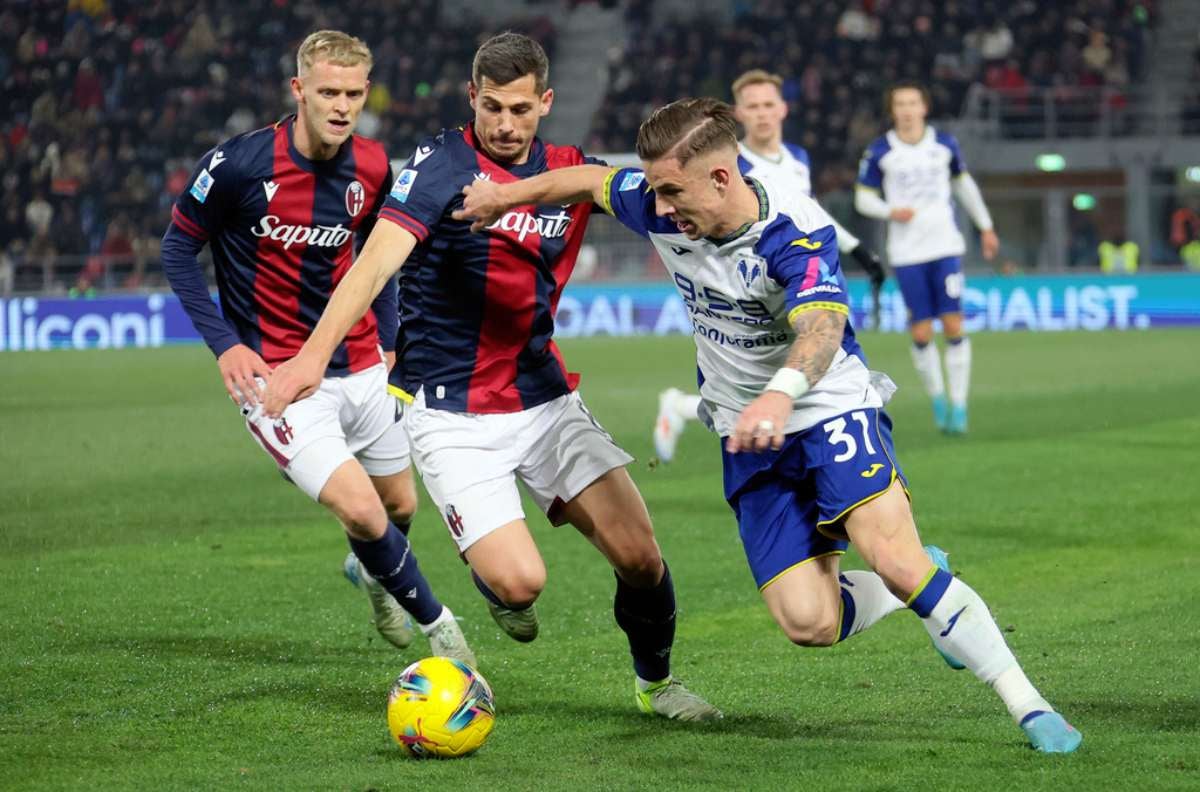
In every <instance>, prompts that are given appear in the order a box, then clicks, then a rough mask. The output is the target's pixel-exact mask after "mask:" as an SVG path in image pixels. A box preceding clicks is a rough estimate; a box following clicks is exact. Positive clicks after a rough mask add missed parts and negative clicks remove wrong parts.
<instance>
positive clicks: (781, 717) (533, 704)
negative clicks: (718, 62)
mask: <svg viewBox="0 0 1200 792" xmlns="http://www.w3.org/2000/svg"><path fill="white" fill-rule="evenodd" d="M548 715H553V716H554V717H559V718H561V717H569V718H570V719H571V720H572V721H573V722H576V723H594V724H596V726H597V727H599V728H603V729H606V730H607V729H616V730H619V731H618V733H615V734H607V735H606V739H613V740H630V741H637V740H642V739H645V738H648V737H652V736H655V735H657V736H662V734H663V733H664V732H678V733H679V734H681V735H690V734H703V735H712V736H717V737H720V738H721V739H725V738H727V737H732V738H735V739H744V738H747V737H754V738H758V739H764V740H818V739H819V740H825V741H828V740H845V741H847V742H855V741H862V740H863V738H864V735H870V734H882V733H883V732H884V730H885V728H890V727H887V726H886V724H884V723H883V722H882V721H881V722H873V721H872V720H871V719H870V718H860V719H857V720H855V721H854V722H839V721H836V720H834V721H822V720H821V719H820V718H819V717H818V716H816V715H813V716H812V717H797V716H795V715H790V714H788V713H786V712H778V713H771V714H765V715H764V714H761V713H748V712H740V713H739V712H726V713H725V717H724V718H722V719H721V720H718V721H708V722H705V723H685V722H682V721H675V720H667V719H666V718H657V717H650V716H647V715H644V714H642V713H640V712H638V711H637V710H636V709H635V708H634V706H633V703H632V702H630V703H629V704H628V705H626V704H625V703H624V702H620V703H613V704H603V705H588V704H580V703H577V702H570V701H561V700H551V699H544V700H538V701H525V702H510V703H508V704H506V706H504V707H503V711H502V712H501V713H498V716H499V717H503V718H519V717H528V718H544V717H546V716H548ZM896 736H897V737H900V736H901V735H896ZM904 739H911V736H909V735H905V736H904Z"/></svg>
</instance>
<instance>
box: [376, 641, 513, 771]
mask: <svg viewBox="0 0 1200 792" xmlns="http://www.w3.org/2000/svg"><path fill="white" fill-rule="evenodd" d="M387 716H388V729H389V731H391V733H392V737H394V738H395V739H396V742H397V743H398V744H399V745H400V747H401V748H403V749H404V751H405V752H406V753H408V754H409V755H410V756H416V757H431V756H437V757H443V758H450V757H455V756H466V755H467V754H469V753H471V752H472V751H474V750H476V749H478V748H479V746H481V745H483V743H484V741H485V740H487V737H488V735H489V734H491V733H492V726H493V725H495V722H496V705H495V701H494V699H493V698H492V688H491V686H490V685H488V683H487V680H486V679H484V678H483V677H482V676H480V674H479V672H478V671H476V670H475V669H473V668H471V667H470V666H469V665H467V664H466V663H462V662H459V661H458V660H451V659H450V658H448V657H426V658H425V659H424V660H418V661H417V662H415V663H413V664H412V665H410V666H409V667H408V668H406V669H404V671H403V672H402V673H401V674H400V676H399V678H397V679H396V682H395V684H393V685H392V690H391V692H390V693H389V694H388V706H387Z"/></svg>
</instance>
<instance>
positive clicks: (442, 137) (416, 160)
mask: <svg viewBox="0 0 1200 792" xmlns="http://www.w3.org/2000/svg"><path fill="white" fill-rule="evenodd" d="M466 135H467V131H466V128H465V127H447V128H445V129H443V130H441V131H440V132H438V133H437V134H436V135H427V136H425V137H423V138H421V140H420V141H418V143H417V147H416V148H415V149H413V152H412V155H411V156H410V157H409V158H408V164H407V165H406V167H408V168H417V169H421V170H426V169H428V168H430V167H454V166H455V165H461V164H464V163H466V164H467V165H468V166H470V165H471V164H473V163H474V162H475V150H474V148H473V147H472V146H471V143H470V142H469V141H468V140H467V137H466Z"/></svg>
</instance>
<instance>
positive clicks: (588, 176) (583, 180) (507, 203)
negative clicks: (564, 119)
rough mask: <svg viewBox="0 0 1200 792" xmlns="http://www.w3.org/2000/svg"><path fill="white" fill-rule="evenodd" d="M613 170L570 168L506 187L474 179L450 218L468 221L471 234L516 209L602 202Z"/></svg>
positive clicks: (605, 166) (598, 167) (464, 188)
mask: <svg viewBox="0 0 1200 792" xmlns="http://www.w3.org/2000/svg"><path fill="white" fill-rule="evenodd" d="M613 170H614V168H610V167H608V166H607V165H573V166H571V167H570V168H558V169H555V170H551V171H546V172H545V173H539V174H538V175H537V176H532V177H530V178H528V179H521V180H520V181H515V182H509V183H508V184H497V183H495V182H493V181H486V180H476V181H475V182H473V183H471V184H468V185H466V186H465V187H463V205H462V208H461V209H455V210H454V212H452V213H451V215H450V216H451V217H453V218H454V219H455V220H470V221H472V222H471V230H472V231H482V230H483V229H484V228H487V227H488V226H489V225H491V224H492V223H494V222H496V221H497V220H499V219H500V217H501V216H502V215H503V214H504V213H505V212H507V211H508V210H510V209H512V208H514V207H517V206H525V205H527V204H577V203H584V202H585V201H588V202H592V203H603V202H604V180H605V179H606V178H607V177H608V174H610V173H612V172H613Z"/></svg>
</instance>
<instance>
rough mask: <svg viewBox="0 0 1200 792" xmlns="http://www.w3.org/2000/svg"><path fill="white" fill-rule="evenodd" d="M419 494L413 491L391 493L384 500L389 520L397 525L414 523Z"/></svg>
mask: <svg viewBox="0 0 1200 792" xmlns="http://www.w3.org/2000/svg"><path fill="white" fill-rule="evenodd" d="M417 503H418V501H417V493H416V492H414V491H412V490H406V491H403V492H389V493H388V494H387V495H386V496H385V497H384V498H383V508H384V510H385V511H386V512H387V515H388V518H390V519H391V521H392V522H394V523H396V524H397V525H402V524H404V525H406V524H408V523H410V522H412V520H413V517H415V516H416V514H417Z"/></svg>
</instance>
